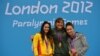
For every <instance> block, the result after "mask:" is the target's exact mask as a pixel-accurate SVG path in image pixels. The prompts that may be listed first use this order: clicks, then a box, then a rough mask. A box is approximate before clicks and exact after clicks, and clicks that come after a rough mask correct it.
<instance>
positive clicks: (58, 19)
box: [55, 17, 65, 31]
mask: <svg viewBox="0 0 100 56" xmlns="http://www.w3.org/2000/svg"><path fill="white" fill-rule="evenodd" d="M59 21H62V22H63V27H62V29H61V30H64V31H65V28H64V20H63V18H61V17H58V18H57V19H56V20H55V29H56V30H57V26H56V23H57V22H59Z"/></svg>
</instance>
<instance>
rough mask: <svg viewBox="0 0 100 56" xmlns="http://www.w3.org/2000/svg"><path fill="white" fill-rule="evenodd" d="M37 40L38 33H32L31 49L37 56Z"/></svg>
mask: <svg viewBox="0 0 100 56" xmlns="http://www.w3.org/2000/svg"><path fill="white" fill-rule="evenodd" d="M38 40H39V35H38V34H36V35H34V38H33V43H32V49H33V52H34V55H35V56H38V49H37V46H38Z"/></svg>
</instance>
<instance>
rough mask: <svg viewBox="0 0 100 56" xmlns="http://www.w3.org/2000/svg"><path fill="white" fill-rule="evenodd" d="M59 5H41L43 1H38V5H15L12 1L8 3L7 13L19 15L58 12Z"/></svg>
mask: <svg viewBox="0 0 100 56" xmlns="http://www.w3.org/2000/svg"><path fill="white" fill-rule="evenodd" d="M57 9H58V6H57V5H49V6H48V5H45V4H43V5H41V2H40V1H38V3H37V5H32V6H30V5H27V6H24V5H23V6H19V5H15V6H13V7H11V6H10V3H7V6H6V10H5V15H19V14H22V15H23V14H39V13H42V14H47V13H49V14H51V13H57Z"/></svg>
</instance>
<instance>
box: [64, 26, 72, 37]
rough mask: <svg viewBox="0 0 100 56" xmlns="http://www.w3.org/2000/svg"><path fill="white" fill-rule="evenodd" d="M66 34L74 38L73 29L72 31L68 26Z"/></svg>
mask: <svg viewBox="0 0 100 56" xmlns="http://www.w3.org/2000/svg"><path fill="white" fill-rule="evenodd" d="M66 32H67V33H68V35H70V36H74V29H73V27H72V26H70V25H68V26H67V27H66Z"/></svg>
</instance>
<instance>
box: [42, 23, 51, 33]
mask: <svg viewBox="0 0 100 56" xmlns="http://www.w3.org/2000/svg"><path fill="white" fill-rule="evenodd" d="M49 27H50V26H49V24H45V25H44V27H43V30H44V32H45V33H48V32H49Z"/></svg>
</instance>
